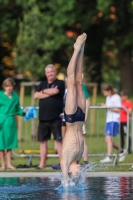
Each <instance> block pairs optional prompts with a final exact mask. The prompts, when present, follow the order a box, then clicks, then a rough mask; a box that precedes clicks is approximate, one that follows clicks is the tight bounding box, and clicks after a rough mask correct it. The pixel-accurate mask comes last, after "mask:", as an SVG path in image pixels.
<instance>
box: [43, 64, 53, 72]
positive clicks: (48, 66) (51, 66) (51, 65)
mask: <svg viewBox="0 0 133 200" xmlns="http://www.w3.org/2000/svg"><path fill="white" fill-rule="evenodd" d="M47 68H53V69H54V70H55V71H56V68H55V66H54V65H53V64H48V65H47V66H46V67H45V72H46V69H47Z"/></svg>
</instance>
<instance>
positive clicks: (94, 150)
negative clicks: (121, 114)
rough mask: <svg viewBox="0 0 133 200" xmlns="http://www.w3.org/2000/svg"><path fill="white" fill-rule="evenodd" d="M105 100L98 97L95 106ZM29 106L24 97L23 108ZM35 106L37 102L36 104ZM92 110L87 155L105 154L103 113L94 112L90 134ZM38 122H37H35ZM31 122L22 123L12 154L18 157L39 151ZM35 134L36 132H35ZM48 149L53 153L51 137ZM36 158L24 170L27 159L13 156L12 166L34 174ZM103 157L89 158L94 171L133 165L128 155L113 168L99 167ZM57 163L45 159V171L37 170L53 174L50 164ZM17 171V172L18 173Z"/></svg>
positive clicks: (118, 169) (117, 139)
mask: <svg viewBox="0 0 133 200" xmlns="http://www.w3.org/2000/svg"><path fill="white" fill-rule="evenodd" d="M104 101H105V98H104V97H103V96H98V98H97V105H98V103H101V102H104ZM28 105H30V97H29V96H26V97H25V99H24V106H28ZM36 105H37V102H36ZM91 118H92V110H90V111H89V119H88V124H87V127H88V134H87V135H86V142H87V145H88V147H89V154H95V155H96V154H99V153H100V154H104V153H106V152H107V150H106V145H105V141H104V126H105V111H104V110H101V109H97V110H96V114H95V124H94V133H93V134H92V120H91ZM37 121H38V120H37ZM31 127H32V120H30V121H28V122H25V121H23V124H22V137H21V141H20V142H19V147H18V148H17V149H15V150H14V152H15V153H16V154H18V155H20V152H22V151H23V150H39V142H38V141H37V140H36V138H33V137H32V128H31ZM36 133H37V131H36ZM115 142H117V143H119V136H117V137H116V138H115ZM48 148H49V149H52V150H53V151H54V141H53V137H51V140H50V141H49V143H48ZM113 153H117V152H116V151H114V152H113ZM37 155H38V157H33V158H32V162H31V166H30V168H28V169H25V168H24V167H25V166H26V165H27V164H28V161H29V160H28V158H25V157H19V156H15V155H14V154H13V160H12V164H13V165H14V166H16V167H19V166H20V167H22V168H18V170H19V171H22V172H24V171H34V172H36V171H37V172H38V170H37V169H36V167H37V166H38V164H39V154H37ZM102 158H103V157H97V156H94V157H92V156H90V157H89V161H90V162H95V163H97V167H96V168H94V169H93V170H94V171H110V172H111V171H112V172H115V171H128V170H129V167H131V165H132V163H133V158H132V154H128V155H127V156H126V159H125V160H124V162H122V163H119V162H118V163H117V165H115V166H112V165H110V166H108V165H99V161H100V160H101V159H102ZM58 163H59V159H58V158H55V157H52V158H47V161H46V166H47V168H46V169H43V170H39V172H40V171H41V172H42V171H43V172H53V171H54V170H53V169H52V168H51V164H58ZM81 163H83V160H81ZM18 170H17V171H18ZM6 171H7V170H6Z"/></svg>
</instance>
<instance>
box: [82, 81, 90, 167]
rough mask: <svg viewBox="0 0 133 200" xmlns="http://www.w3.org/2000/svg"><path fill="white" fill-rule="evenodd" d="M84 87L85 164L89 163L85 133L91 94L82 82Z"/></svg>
mask: <svg viewBox="0 0 133 200" xmlns="http://www.w3.org/2000/svg"><path fill="white" fill-rule="evenodd" d="M82 89H83V92H84V96H85V101H86V111H85V123H84V125H83V136H84V152H83V159H84V165H85V164H88V146H87V144H86V140H85V135H86V133H87V129H86V123H87V120H88V112H89V107H90V95H89V91H88V88H87V86H86V85H85V84H82Z"/></svg>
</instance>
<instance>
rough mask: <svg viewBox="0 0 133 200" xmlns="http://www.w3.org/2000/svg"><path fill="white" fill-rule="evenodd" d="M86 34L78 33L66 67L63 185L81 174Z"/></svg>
mask: <svg viewBox="0 0 133 200" xmlns="http://www.w3.org/2000/svg"><path fill="white" fill-rule="evenodd" d="M86 38H87V35H86V33H83V34H82V35H80V36H79V37H78V38H77V40H76V42H75V44H74V52H73V55H72V58H71V60H70V62H69V65H68V68H67V88H68V91H67V96H66V104H65V111H64V117H65V121H66V126H67V129H66V134H65V138H64V140H63V146H62V159H61V169H62V175H63V183H64V185H67V184H68V178H69V177H70V178H72V180H78V179H79V177H80V174H81V166H80V164H79V162H80V159H81V157H82V154H83V150H84V140H83V134H82V131H83V130H82V126H83V124H84V120H85V109H86V108H85V97H84V93H83V90H82V68H83V54H84V46H85V41H86Z"/></svg>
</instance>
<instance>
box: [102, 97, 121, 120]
mask: <svg viewBox="0 0 133 200" xmlns="http://www.w3.org/2000/svg"><path fill="white" fill-rule="evenodd" d="M106 106H110V107H117V106H118V107H120V106H121V98H120V96H119V95H118V94H114V95H112V96H107V97H106ZM106 122H107V123H108V122H118V123H119V122H120V112H114V111H111V110H109V109H107V116H106Z"/></svg>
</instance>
